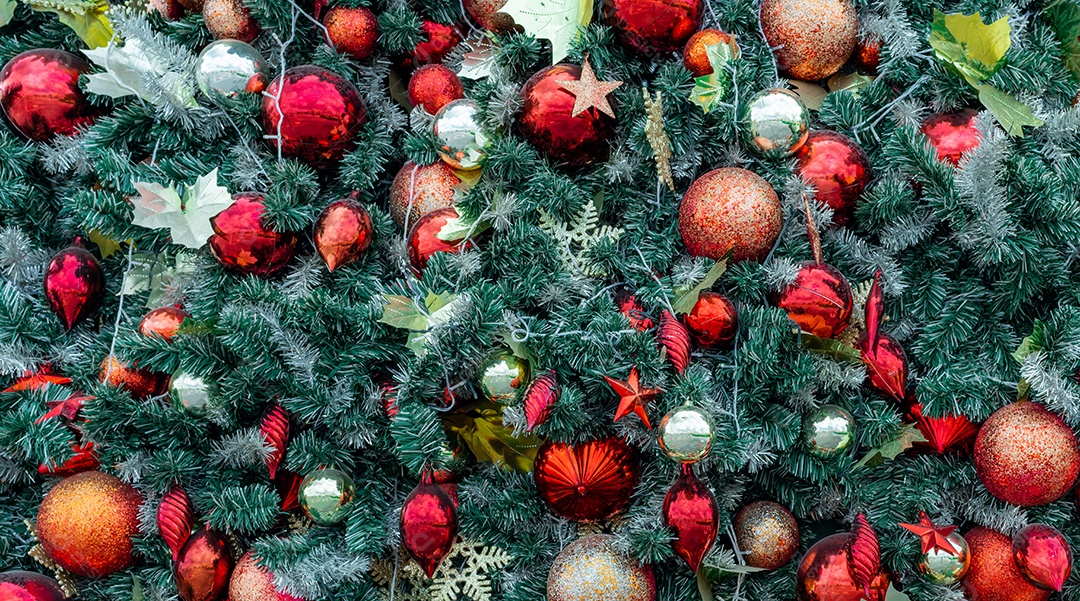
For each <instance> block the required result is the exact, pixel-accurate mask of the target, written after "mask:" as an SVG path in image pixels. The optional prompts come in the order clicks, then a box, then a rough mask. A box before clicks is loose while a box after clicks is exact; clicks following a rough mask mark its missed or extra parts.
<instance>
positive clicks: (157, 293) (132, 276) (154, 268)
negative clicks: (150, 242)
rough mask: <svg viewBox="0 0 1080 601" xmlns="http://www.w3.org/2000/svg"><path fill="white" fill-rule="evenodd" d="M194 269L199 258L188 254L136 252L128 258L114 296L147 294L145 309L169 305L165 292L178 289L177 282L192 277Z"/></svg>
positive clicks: (196, 267)
mask: <svg viewBox="0 0 1080 601" xmlns="http://www.w3.org/2000/svg"><path fill="white" fill-rule="evenodd" d="M197 269H198V259H196V258H195V256H194V255H189V254H187V253H177V254H176V256H174V257H169V256H168V255H166V254H165V253H151V252H137V253H134V254H132V256H131V268H130V269H128V270H127V271H126V273H125V275H124V281H123V284H122V285H121V286H120V290H119V291H118V292H117V293H116V295H117V296H120V295H121V294H122V295H124V296H130V295H134V294H139V293H141V292H149V293H150V294H148V295H147V298H146V304H145V306H146V307H147V308H156V307H161V306H164V305H167V304H169V303H167V302H165V293H166V292H167V291H168V290H169V289H170V288H172V287H177V286H178V285H179V281H180V280H183V279H187V278H190V277H191V276H193V275H194V274H195V272H196V270H197Z"/></svg>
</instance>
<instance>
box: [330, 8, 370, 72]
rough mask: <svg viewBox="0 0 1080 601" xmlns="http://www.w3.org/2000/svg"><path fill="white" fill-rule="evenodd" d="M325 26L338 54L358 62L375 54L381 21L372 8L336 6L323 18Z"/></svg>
mask: <svg viewBox="0 0 1080 601" xmlns="http://www.w3.org/2000/svg"><path fill="white" fill-rule="evenodd" d="M323 26H324V27H326V34H327V35H328V36H330V42H331V43H332V45H333V46H334V48H336V49H337V51H338V52H340V53H342V54H347V55H349V56H351V57H352V58H354V59H356V60H364V59H366V58H368V57H369V56H371V55H372V54H374V52H375V47H376V45H377V44H378V41H379V19H378V18H376V17H375V13H373V12H371V9H370V8H364V7H362V6H361V7H355V8H352V7H347V6H335V7H334V8H331V9H330V10H328V11H326V15H324V16H323Z"/></svg>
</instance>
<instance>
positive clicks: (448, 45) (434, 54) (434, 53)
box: [399, 21, 461, 71]
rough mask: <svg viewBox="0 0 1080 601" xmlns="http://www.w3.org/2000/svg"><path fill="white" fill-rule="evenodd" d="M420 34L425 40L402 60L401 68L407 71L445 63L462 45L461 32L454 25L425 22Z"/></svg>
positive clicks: (421, 25)
mask: <svg viewBox="0 0 1080 601" xmlns="http://www.w3.org/2000/svg"><path fill="white" fill-rule="evenodd" d="M420 33H421V34H422V35H423V36H424V39H423V40H421V41H420V43H419V44H417V45H416V47H415V48H413V50H412V52H410V53H409V54H408V55H406V56H405V57H404V58H402V59H401V63H400V65H399V66H400V67H401V68H402V69H404V70H406V71H411V70H412V69H415V68H416V67H419V66H420V65H430V64H433V63H441V62H443V60H445V59H446V57H447V55H449V54H450V53H451V52H453V50H454V47H455V46H457V45H458V44H460V43H461V32H460V31H458V28H457V27H455V26H453V25H443V24H442V23H436V22H435V21H424V22H423V23H421V24H420Z"/></svg>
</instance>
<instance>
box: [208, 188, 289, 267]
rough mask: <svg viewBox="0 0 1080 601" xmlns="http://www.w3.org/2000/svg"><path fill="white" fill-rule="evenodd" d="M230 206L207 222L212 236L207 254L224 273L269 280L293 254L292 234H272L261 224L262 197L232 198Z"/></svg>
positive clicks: (244, 195) (247, 194)
mask: <svg viewBox="0 0 1080 601" xmlns="http://www.w3.org/2000/svg"><path fill="white" fill-rule="evenodd" d="M233 198H234V199H235V202H233V204H232V206H231V207H229V208H227V209H225V210H224V211H222V212H220V213H218V214H217V216H216V217H214V218H213V219H211V220H210V225H212V226H213V227H214V232H215V233H214V235H213V236H210V240H209V242H210V250H211V251H213V253H214V258H215V259H217V260H218V263H221V264H222V265H224V266H225V268H226V269H228V270H230V271H234V272H236V273H241V274H245V275H257V276H263V277H266V276H271V275H273V274H275V273H277V272H279V271H281V270H282V269H284V268H285V266H286V265H287V264H288V263H289V261H290V260H291V259H292V258H293V254H295V253H296V244H297V236H296V234H295V233H294V232H275V231H274V230H271V229H269V228H268V227H266V225H265V223H263V213H264V212H265V211H266V205H264V204H263V195H262V194H259V193H258V192H241V193H239V194H233Z"/></svg>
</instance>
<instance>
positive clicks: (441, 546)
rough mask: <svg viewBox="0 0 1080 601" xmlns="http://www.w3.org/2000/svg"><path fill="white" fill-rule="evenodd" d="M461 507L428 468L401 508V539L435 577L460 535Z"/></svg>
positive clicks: (428, 573)
mask: <svg viewBox="0 0 1080 601" xmlns="http://www.w3.org/2000/svg"><path fill="white" fill-rule="evenodd" d="M457 529H458V522H457V510H456V509H454V501H453V499H451V498H450V495H448V494H446V491H445V490H444V489H443V488H442V487H441V486H439V485H438V484H436V483H435V480H434V478H433V477H432V474H431V470H429V469H425V470H424V473H423V474H422V475H421V477H420V484H417V485H416V488H414V489H413V491H412V492H411V493H409V496H408V497H406V499H405V504H404V505H402V507H401V538H402V541H403V542H404V543H405V549H406V550H407V551H408V552H409V555H411V556H412V558H413V559H415V560H416V563H418V564H420V567H421V568H423V570H424V573H425V574H427V575H428V578H431V577H432V576H434V575H435V570H437V569H438V568H439V564H440V563H441V562H442V560H443V558H445V557H446V556H447V554H449V553H450V549H451V548H452V547H453V546H454V539H455V538H456V537H457Z"/></svg>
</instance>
